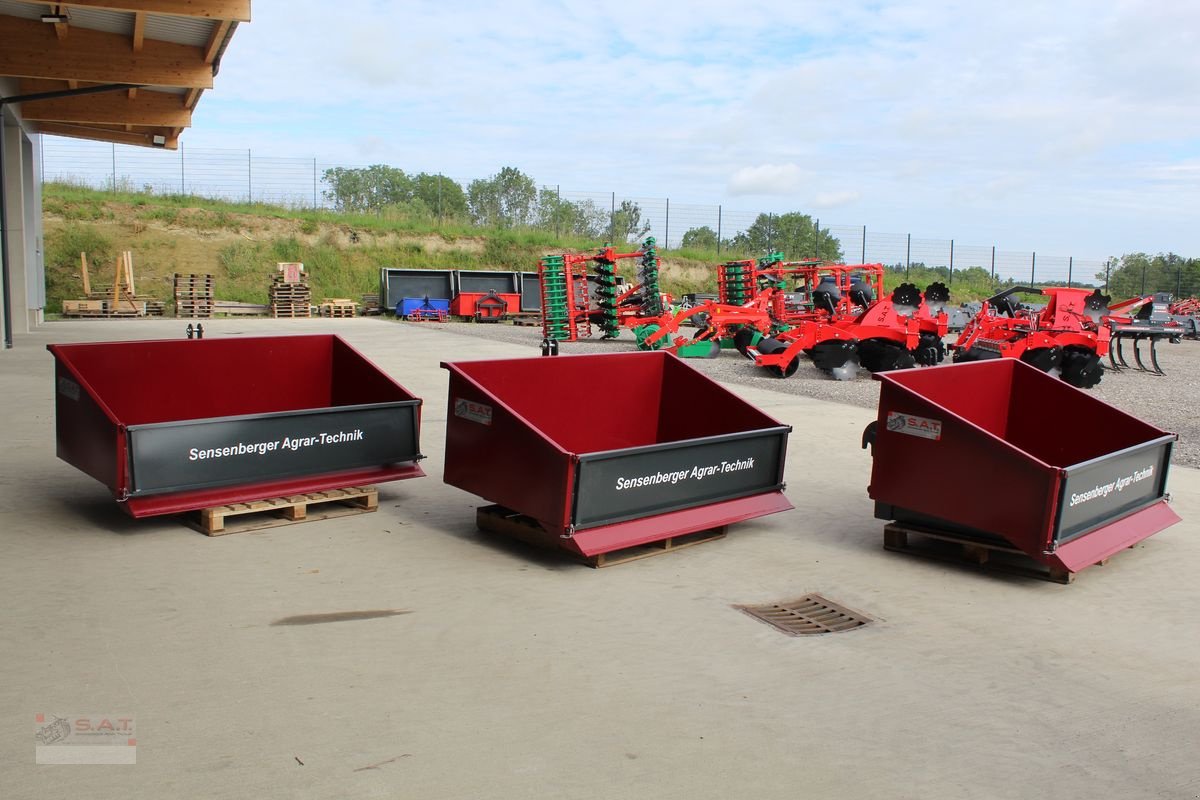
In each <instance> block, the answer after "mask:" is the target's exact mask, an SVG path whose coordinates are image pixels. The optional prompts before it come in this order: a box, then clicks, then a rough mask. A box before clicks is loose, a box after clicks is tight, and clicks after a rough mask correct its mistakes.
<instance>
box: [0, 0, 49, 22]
mask: <svg viewBox="0 0 1200 800" xmlns="http://www.w3.org/2000/svg"><path fill="white" fill-rule="evenodd" d="M49 11H50V6H47V5H40V4H34V3H18V2H16V1H15V0H0V14H3V15H4V16H6V17H20V18H21V19H40V18H41V16H42V14H46V13H49Z"/></svg>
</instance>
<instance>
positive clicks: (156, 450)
mask: <svg viewBox="0 0 1200 800" xmlns="http://www.w3.org/2000/svg"><path fill="white" fill-rule="evenodd" d="M47 349H49V350H50V352H51V353H53V354H54V358H55V361H56V365H55V388H56V391H55V411H56V414H55V416H56V420H55V426H56V434H57V447H58V456H59V458H62V459H63V460H64V461H67V462H68V463H70V464H72V465H74V466H75V467H78V468H79V469H80V470H82V471H83V472H85V473H87V474H88V475H91V476H92V477H94V478H96V479H97V480H99V481H100V482H101V483H103V484H104V485H106V486H108V487H109V488H110V489H111V490H112V492H113V495H114V496H115V497H116V499H117V501H118V502H119V503H120V504H121V506H122V507H123V508H124V509H125V510H126V511H127V512H128V513H129V514H130V515H132V516H134V517H147V516H154V515H159V514H176V513H181V512H184V511H194V510H198V509H204V508H212V507H215V506H221V505H225V504H229V503H241V502H248V501H251V500H258V499H262V498H268V497H279V496H286V495H298V494H302V493H305V492H319V491H324V490H328V489H334V488H341V487H347V486H357V485H362V484H372V483H380V482H384V481H393V480H401V479H404V478H417V477H422V476H423V475H424V474H425V473H424V472H423V471H422V470H421V467H420V466H419V464H418V462H419V461H420V459H422V458H423V456H422V455H421V453H420V422H421V400H420V399H418V398H416V397H414V396H413V395H412V394H411V393H410V392H408V391H407V390H406V389H405V388H404V387H402V386H401V385H400V384H398V383H396V382H395V381H393V380H392V379H391V378H390V377H388V376H387V375H386V374H385V373H384V372H382V371H381V370H380V369H379V368H378V367H376V366H375V365H374V364H372V363H371V362H370V361H368V360H367V359H366V358H365V357H364V356H362V355H361V354H360V353H359V352H358V351H357V350H355V349H354V348H352V347H351V346H350V345H348V344H347V343H346V342H345V341H343V340H342V339H341V338H339V337H337V336H275V337H248V338H244V339H243V338H240V337H239V338H230V339H195V340H187V339H177V340H170V341H137V342H106V343H97V344H57V345H49V346H48V348H47Z"/></svg>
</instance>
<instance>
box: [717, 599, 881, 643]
mask: <svg viewBox="0 0 1200 800" xmlns="http://www.w3.org/2000/svg"><path fill="white" fill-rule="evenodd" d="M734 608H737V609H741V610H742V611H745V612H746V613H747V614H749V615H750V616H752V617H754V618H756V619H760V620H762V621H763V622H765V623H767V624H768V625H770V626H772V627H774V628H776V629H777V630H780V631H783V632H784V633H786V634H788V635H789V636H800V635H802V634H806V633H840V632H841V631H852V630H854V629H855V628H861V627H862V626H864V625H866V624H868V623H870V622H871V621H872V620H871V618H870V617H868V616H866V615H865V614H860V613H858V612H857V611H851V610H850V609H848V608H846V607H845V606H839V605H838V604H837V603H834V602H832V601H830V600H826V599H825V598H824V597H821V595H819V594H810V595H806V596H804V597H801V598H800V599H799V600H791V601H789V602H786V603H769V604H767V605H763V606H734Z"/></svg>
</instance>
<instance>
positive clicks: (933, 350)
mask: <svg viewBox="0 0 1200 800" xmlns="http://www.w3.org/2000/svg"><path fill="white" fill-rule="evenodd" d="M913 358H915V359H916V361H917V363H918V364H920V365H921V366H922V367H933V366H937V365H938V364H940V363H942V361H943V360H944V359H945V358H946V343H945V342H943V341H942V338H941V337H940V336H938V335H937V334H935V333H922V334H921V342H920V344H918V345H917V349H916V350H914V351H913Z"/></svg>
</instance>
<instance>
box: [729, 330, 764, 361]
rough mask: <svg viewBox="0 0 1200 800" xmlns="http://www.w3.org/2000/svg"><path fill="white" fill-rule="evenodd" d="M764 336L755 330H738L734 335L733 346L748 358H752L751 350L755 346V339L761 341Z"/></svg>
mask: <svg viewBox="0 0 1200 800" xmlns="http://www.w3.org/2000/svg"><path fill="white" fill-rule="evenodd" d="M761 336H762V334H760V333H759V332H758V331H756V330H755V329H754V328H738V330H737V333H735V334H734V335H733V346H734V347H736V348H737V351H738V352H739V353H741V354H742V355H743V356H745V357H746V358H750V357H751V356H750V348H751V347H753V346H754V344H755V341H754V340H755V337H759V338H760V340H761Z"/></svg>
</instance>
